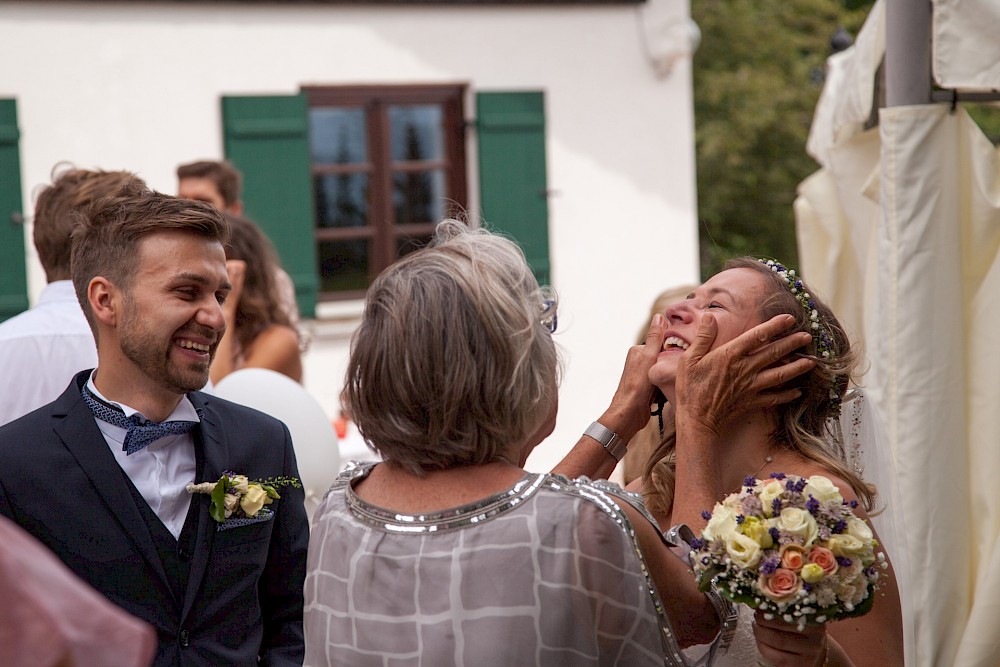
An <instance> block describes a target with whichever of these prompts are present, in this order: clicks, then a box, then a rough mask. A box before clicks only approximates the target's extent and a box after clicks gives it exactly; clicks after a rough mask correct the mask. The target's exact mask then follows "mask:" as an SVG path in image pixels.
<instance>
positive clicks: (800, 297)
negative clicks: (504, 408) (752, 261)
mask: <svg viewBox="0 0 1000 667" xmlns="http://www.w3.org/2000/svg"><path fill="white" fill-rule="evenodd" d="M757 261H758V262H760V263H761V264H763V265H764V266H766V267H767V268H769V269H771V271H773V272H774V273H776V274H777V275H778V277H780V278H781V279H782V280H784V281H785V283H786V284H787V285H788V291H789V292H791V293H792V296H794V297H795V300H796V301H798V302H799V304H800V305H801V306H802V309H803V310H805V311H806V315H808V316H809V322H810V328H811V329H812V337H813V341H815V343H816V353H817V354H818V355H819V356H820V357H823V358H824V359H831V360H832V359H833V356H834V349H835V346H834V341H833V336H831V335H830V332H829V331H828V330H827V328H826V327H825V326H824V325H823V322H822V321H820V319H819V311H817V310H816V303H815V302H814V301H813V298H812V296H811V295H810V294H809V292H807V291H806V289H805V285H804V284H803V283H802V281H801V280H799V278H798V276H796V275H795V269H787V268H785V267H784V265H782V264H781V262H778V261H775V260H773V259H758V260H757Z"/></svg>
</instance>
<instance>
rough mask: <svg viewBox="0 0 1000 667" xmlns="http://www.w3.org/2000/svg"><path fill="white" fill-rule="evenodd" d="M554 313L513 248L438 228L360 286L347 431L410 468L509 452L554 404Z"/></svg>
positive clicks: (417, 470)
mask: <svg viewBox="0 0 1000 667" xmlns="http://www.w3.org/2000/svg"><path fill="white" fill-rule="evenodd" d="M546 306H548V307H547V308H546ZM554 311H555V302H554V297H553V296H552V295H551V294H549V293H548V292H547V291H544V290H542V289H541V288H539V286H538V283H537V281H536V280H535V278H534V276H533V275H532V273H531V269H530V268H528V265H527V264H526V263H525V260H524V255H523V253H522V252H521V250H520V248H519V247H518V246H517V245H516V244H515V243H513V242H512V241H510V240H508V239H505V238H503V237H501V236H497V235H495V234H492V233H490V232H488V231H486V230H484V229H469V228H468V227H467V226H466V225H465V224H464V223H462V222H459V221H456V220H445V221H443V222H441V223H439V224H438V226H437V228H436V231H435V238H434V240H433V242H432V243H431V245H430V246H428V247H426V248H424V249H421V250H418V251H416V252H414V253H412V254H409V255H407V256H405V257H404V258H402V259H400V260H399V261H398V262H396V263H395V264H393V265H391V266H390V267H389V268H387V269H386V270H385V271H383V272H382V274H381V275H380V276H379V277H378V278H377V279H376V280H375V281H374V282H373V283H372V285H371V287H369V288H368V295H367V299H366V303H365V311H364V315H363V317H362V321H361V325H360V326H359V327H358V329H357V331H356V332H355V333H354V336H353V338H352V340H351V355H350V360H349V362H348V367H347V378H346V383H345V384H346V388H345V392H346V395H347V404H348V409H349V411H350V414H351V416H352V418H353V419H354V421H355V423H356V424H357V425H358V430H359V431H360V432H361V434H362V435H363V436H364V437H365V439H366V440H367V441H368V442H370V443H372V446H373V447H374V448H375V449H376V450H377V451H378V452H379V453H380V454H381V455H382V457H383V458H384V459H385V460H386V461H389V462H393V463H395V464H397V465H399V466H401V467H403V468H404V469H406V470H408V471H410V472H412V473H414V474H416V475H423V474H424V473H425V472H427V471H431V470H440V469H445V468H452V467H457V466H464V465H480V464H484V463H489V462H492V461H497V460H500V459H501V458H503V456H504V455H505V454H506V455H508V456H509V455H510V453H511V451H512V450H513V449H514V448H518V447H521V446H522V445H523V444H524V443H525V442H526V439H527V438H528V437H529V436H530V435H531V434H532V433H533V432H534V430H535V429H536V428H537V427H538V423H539V421H540V420H541V418H542V417H544V416H545V415H546V414H548V413H549V412H550V411H551V410H552V409H553V407H554V406H555V404H556V392H557V387H558V371H559V368H558V366H559V360H558V355H557V352H556V346H555V343H554V342H553V340H552V336H551V334H550V332H549V329H548V328H546V323H545V321H544V320H545V317H544V313H549V314H554Z"/></svg>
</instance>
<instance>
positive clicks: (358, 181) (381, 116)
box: [303, 85, 466, 300]
mask: <svg viewBox="0 0 1000 667" xmlns="http://www.w3.org/2000/svg"><path fill="white" fill-rule="evenodd" d="M303 93H304V94H305V97H306V102H307V115H308V136H309V164H310V172H311V177H312V191H313V203H314V207H315V215H314V221H315V240H316V258H317V271H318V274H319V276H318V277H319V293H318V298H319V299H320V300H331V299H343V298H357V297H360V296H363V295H364V292H365V290H366V289H367V287H368V285H369V284H370V283H371V281H372V280H373V279H374V278H375V276H377V275H378V274H379V272H381V271H382V269H384V268H385V267H387V266H388V265H389V264H391V263H392V262H394V261H395V260H396V259H397V258H399V257H401V256H403V255H405V254H406V253H408V252H411V251H413V250H415V249H417V248H420V247H421V246H423V245H425V244H426V243H427V241H428V240H429V239H430V236H431V234H432V233H433V230H434V224H435V223H436V222H437V221H439V220H440V219H441V218H443V217H447V216H449V215H455V214H457V213H460V212H461V211H464V210H465V208H466V183H465V116H464V110H463V99H464V95H465V87H464V86H462V85H447V86H438V85H427V86H329V87H326V86H324V87H318V86H317V87H306V88H303Z"/></svg>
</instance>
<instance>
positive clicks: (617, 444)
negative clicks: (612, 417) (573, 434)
mask: <svg viewBox="0 0 1000 667" xmlns="http://www.w3.org/2000/svg"><path fill="white" fill-rule="evenodd" d="M583 434H584V435H589V436H590V437H591V438H593V439H594V440H596V441H597V442H599V443H601V446H602V447H604V449H606V450H607V452H608V454H611V456H613V457H615V460H616V461H621V460H622V457H623V456H625V452H626V451H627V450H628V443H627V442H625V441H624V440H622V439H621V438H620V437H618V434H617V433H615V432H614V431H612V430H611V429H609V428H608V427H606V426H605V425H604V424H602V423H600V422H593V423H591V425H590V426H588V427H587V429H586V430H585V431H584V432H583Z"/></svg>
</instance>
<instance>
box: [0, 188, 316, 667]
mask: <svg viewBox="0 0 1000 667" xmlns="http://www.w3.org/2000/svg"><path fill="white" fill-rule="evenodd" d="M227 240H228V228H227V226H226V223H225V221H224V220H223V219H222V217H221V215H220V214H219V213H218V212H217V211H216V210H215V209H214V208H213V207H212V206H210V205H208V204H204V203H201V202H193V201H189V200H184V199H179V198H176V197H170V196H167V195H161V194H159V193H154V192H151V191H149V190H148V189H146V188H145V187H143V186H141V184H139V183H138V182H136V183H132V184H129V185H128V186H126V187H125V188H124V189H123V190H122V191H121V192H120V193H118V194H116V195H114V196H113V197H109V198H106V199H103V200H100V201H98V202H97V203H95V204H94V206H93V207H92V208H91V210H90V211H89V212H88V215H87V216H86V219H85V220H81V223H80V227H79V229H78V230H77V231H76V232H75V233H74V243H73V258H72V273H73V283H74V288H75V290H76V293H77V297H78V298H79V300H80V303H81V305H82V306H83V310H84V312H85V314H86V315H87V318H88V320H89V322H90V325H91V328H92V329H93V330H94V335H95V337H96V339H97V350H98V367H97V369H96V370H94V371H93V372H91V371H84V372H82V373H80V374H79V375H77V376H76V378H74V380H73V381H72V382H71V383H70V385H69V387H68V388H67V389H66V391H65V392H64V393H63V395H62V396H60V397H59V398H58V399H56V400H55V401H54V402H53V403H50V404H49V405H46V406H44V407H42V408H40V409H38V410H36V411H35V412H32V413H30V414H28V415H26V416H25V417H22V418H21V419H18V420H16V421H14V422H11V423H10V424H8V425H6V426H4V427H2V428H0V513H3V514H5V515H7V516H8V517H10V518H11V519H13V520H14V521H16V522H17V523H19V524H20V525H21V526H22V527H24V528H25V529H27V530H28V531H29V532H31V533H33V534H34V535H35V537H37V538H38V539H39V540H41V541H42V542H43V543H44V544H45V545H47V546H48V547H49V548H50V549H52V550H53V551H54V552H55V553H56V554H57V555H58V556H59V557H60V558H61V559H62V560H63V561H64V562H65V563H66V564H67V565H68V566H69V567H70V568H71V569H72V570H73V571H74V572H75V573H76V574H77V575H79V576H80V577H81V578H83V579H84V580H85V581H87V582H89V583H90V584H91V585H92V586H94V587H95V588H97V589H98V590H100V591H101V592H102V593H104V595H106V596H107V597H108V598H109V599H110V600H111V601H112V602H114V603H116V604H118V605H119V606H121V607H122V608H124V609H125V610H127V611H129V612H131V613H132V614H134V615H135V616H137V617H139V618H141V619H143V620H145V621H147V622H148V623H150V624H151V625H152V626H153V627H154V628H155V629H156V631H157V634H158V639H159V647H158V650H157V655H156V660H155V662H154V664H155V665H227V666H229V665H257V664H260V665H301V664H302V659H303V638H302V604H303V603H302V600H303V595H302V586H303V580H304V577H305V566H306V546H307V544H308V526H307V520H306V514H305V509H304V507H303V497H302V491H301V490H299V489H297V488H292V487H290V486H284V487H280V488H279V493H280V495H281V497H280V498H278V499H274V500H273V502H271V504H269V505H266V507H265V508H264V510H261V511H256V507H255V506H253V504H251V505H250V506H247V507H246V508H244V509H241V508H240V505H239V503H229V504H228V505H227V506H228V507H230V508H231V509H232V512H231V515H230V516H228V517H226V518H225V520H224V521H221V522H219V521H217V520H216V519H215V518H213V516H212V515H211V514H210V507H211V505H212V499H211V497H210V496H209V495H204V494H194V495H192V494H191V493H189V492H188V491H187V489H186V487H187V485H188V484H190V483H196V482H215V481H217V480H218V479H219V478H220V477H221V476H222V475H223V473H227V474H229V475H233V476H235V475H246V476H247V477H248V478H249V479H250V480H263V479H268V478H276V477H285V478H289V477H292V478H294V477H297V475H298V471H297V469H296V464H295V455H294V453H293V451H292V444H291V440H290V437H289V434H288V429H286V428H285V426H284V425H283V424H282V423H281V422H279V421H276V420H274V419H272V418H270V417H267V416H265V415H263V414H261V413H259V412H256V411H254V410H251V409H249V408H245V407H241V406H238V405H235V404H233V403H229V402H227V401H224V400H221V399H218V398H213V397H211V396H209V395H206V394H203V393H201V392H200V391H198V390H199V389H201V388H202V387H203V386H204V385H205V383H206V380H207V379H208V369H209V364H210V363H211V360H212V357H213V355H214V353H215V349H216V347H217V345H218V343H219V340H220V338H221V337H222V334H223V332H224V331H225V328H226V323H225V321H224V320H223V316H222V306H221V304H222V302H223V301H224V300H225V298H226V296H227V294H228V292H229V287H230V286H229V281H228V278H227V275H226V263H225V260H226V258H225V253H224V251H223V244H224V243H226V242H227ZM8 381H10V382H17V378H8ZM233 495H238V494H233ZM219 518H222V517H221V516H220V517H219Z"/></svg>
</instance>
